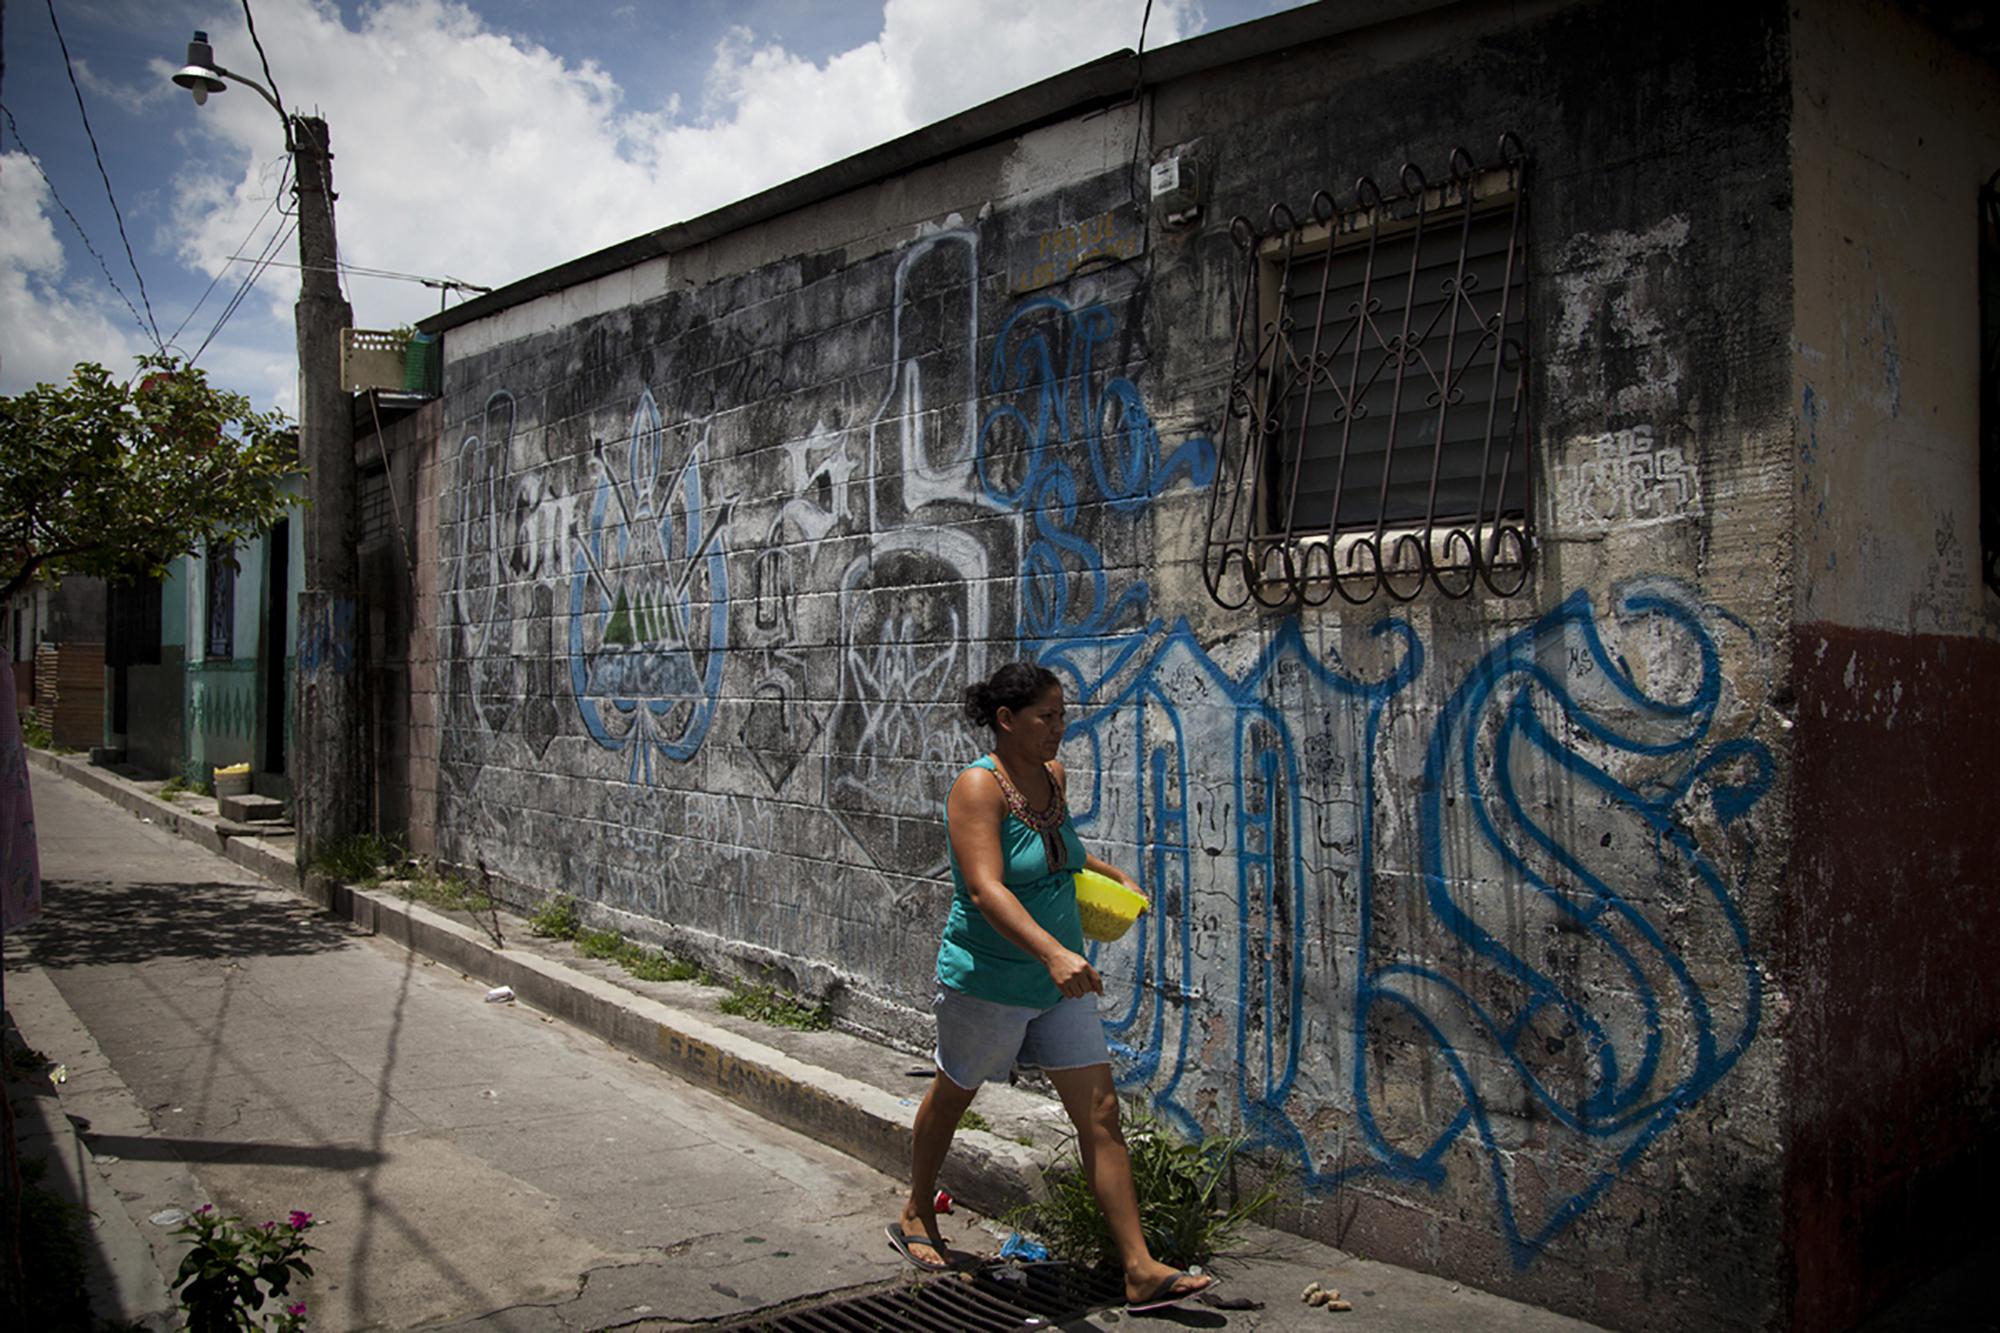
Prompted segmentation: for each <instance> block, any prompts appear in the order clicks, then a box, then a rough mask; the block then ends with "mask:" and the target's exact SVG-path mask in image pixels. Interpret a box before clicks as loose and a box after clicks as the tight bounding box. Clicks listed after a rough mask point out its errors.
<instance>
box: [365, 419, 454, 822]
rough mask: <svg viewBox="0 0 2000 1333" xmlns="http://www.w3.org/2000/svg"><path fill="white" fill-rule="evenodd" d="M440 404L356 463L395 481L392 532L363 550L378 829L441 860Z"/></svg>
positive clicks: (389, 519) (372, 441) (397, 426)
mask: <svg viewBox="0 0 2000 1333" xmlns="http://www.w3.org/2000/svg"><path fill="white" fill-rule="evenodd" d="M441 422H442V403H441V402H439V401H433V402H431V403H428V404H426V405H425V406H424V407H422V408H420V409H419V410H418V411H416V412H414V413H412V414H411V415H409V416H407V417H403V418H402V419H400V420H398V421H395V422H393V423H391V424H389V425H388V426H386V427H385V428H384V429H383V430H381V431H380V432H379V433H372V434H370V435H369V436H367V437H365V438H363V439H360V440H358V441H357V442H356V445H355V456H356V459H357V461H358V462H359V463H360V465H361V466H362V467H363V468H365V469H370V470H375V469H379V470H380V471H381V472H383V473H384V474H385V479H386V484H387V486H388V488H389V489H388V493H387V496H386V497H385V499H386V513H385V514H384V515H383V518H384V527H383V530H382V531H381V532H380V534H379V536H378V537H377V538H376V539H374V540H372V541H370V540H364V541H363V543H362V547H361V586H362V601H363V604H364V611H363V614H364V616H365V618H366V624H367V633H368V639H367V647H366V653H365V657H366V661H367V663H368V701H369V708H370V716H371V723H370V727H371V732H372V744H371V748H372V750H373V751H374V754H375V773H376V787H377V789H376V795H375V827H376V828H377V829H378V830H380V831H381V832H384V833H387V834H390V835H392V836H395V837H399V838H401V839H402V840H403V841H404V843H405V845H406V846H408V847H409V849H410V850H411V851H412V852H413V853H415V854H416V855H419V856H431V855H435V854H436V850H437V842H436V831H435V819H436V813H437V686H436V672H437V668H436V654H437V641H438V633H437V610H438V597H437V582H438V559H437V539H438V522H437V453H438V430H439V427H440V424H441Z"/></svg>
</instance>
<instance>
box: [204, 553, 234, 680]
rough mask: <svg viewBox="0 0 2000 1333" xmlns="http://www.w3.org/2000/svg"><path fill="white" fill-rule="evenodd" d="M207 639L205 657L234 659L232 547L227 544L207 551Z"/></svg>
mask: <svg viewBox="0 0 2000 1333" xmlns="http://www.w3.org/2000/svg"><path fill="white" fill-rule="evenodd" d="M207 639H208V650H207V654H206V655H207V656H209V657H234V656H236V548H235V547H234V546H233V545H230V544H229V543H227V542H224V543H222V544H220V545H217V544H215V543H210V544H209V548H208V636H207Z"/></svg>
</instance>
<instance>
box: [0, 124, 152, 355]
mask: <svg viewBox="0 0 2000 1333" xmlns="http://www.w3.org/2000/svg"><path fill="white" fill-rule="evenodd" d="M50 205H51V199H50V196H49V187H48V184H47V183H46V182H45V181H44V180H43V179H42V177H41V173H40V172H38V171H37V170H36V169H35V164H34V162H33V161H32V160H31V159H30V158H29V157H28V156H27V154H25V153H19V152H12V153H4V154H0V393H19V392H20V391H21V390H23V389H26V388H29V387H31V386H33V385H35V384H39V383H43V382H45V381H46V382H50V383H56V382H60V381H62V380H65V379H68V378H69V373H70V370H71V368H72V367H74V366H75V365H76V363H77V362H79V361H96V362H100V363H102V364H103V365H105V366H108V367H109V368H110V369H111V370H112V372H113V373H114V374H115V373H121V372H126V371H129V370H131V369H132V357H133V356H134V355H135V354H137V353H138V352H139V351H141V350H143V348H144V343H143V341H142V340H141V339H140V338H139V337H138V336H137V332H136V329H135V328H134V326H132V325H131V324H130V323H128V322H127V320H126V317H127V315H128V313H129V312H127V311H126V310H125V309H124V308H123V307H122V306H120V305H117V304H116V302H115V300H114V299H113V298H110V297H109V296H108V295H107V296H106V297H105V298H102V299H100V298H98V297H97V296H95V295H94V294H93V293H94V290H95V288H94V285H84V284H76V285H72V284H70V283H69V282H67V281H66V278H67V273H66V268H67V265H66V264H65V262H64V259H63V249H62V245H61V243H60V242H59V241H58V240H57V239H56V231H55V223H54V220H53V219H52V218H51V217H50V215H49V209H50Z"/></svg>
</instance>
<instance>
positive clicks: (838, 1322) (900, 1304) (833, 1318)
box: [718, 1263, 1125, 1333]
mask: <svg viewBox="0 0 2000 1333" xmlns="http://www.w3.org/2000/svg"><path fill="white" fill-rule="evenodd" d="M1124 1299H1125V1291H1124V1286H1123V1284H1122V1283H1120V1282H1119V1280H1118V1276H1117V1274H1115V1273H1107V1272H1104V1271H1102V1270H1099V1269H1086V1268H1079V1267H1077V1266H1076V1265H1075V1264H1064V1263H1041V1264H1021V1265H1011V1264H1010V1265H1006V1266H1004V1267H992V1268H982V1269H980V1270H978V1271H977V1272H973V1273H956V1274H949V1275H945V1276H941V1277H933V1278H919V1279H917V1280H916V1281H914V1282H910V1283H906V1284H904V1285H902V1286H898V1287H895V1288H892V1289H890V1290H888V1291H876V1292H870V1293H868V1294H866V1295H861V1296H847V1297H842V1298H840V1299H837V1300H831V1301H823V1302H820V1303H817V1304H813V1305H805V1306H797V1307H794V1308H792V1309H789V1310H781V1311H777V1312H774V1313H771V1314H765V1315H759V1316H757V1317H755V1318H752V1319H747V1320H744V1321H743V1322H741V1323H736V1324H729V1325H726V1326H725V1327H724V1328H723V1329H721V1330H718V1333H751V1331H752V1330H757V1333H989V1331H990V1333H1003V1330H1010V1329H1031V1328H1048V1327H1049V1326H1051V1325H1054V1324H1060V1323H1063V1322H1065V1321H1067V1320H1070V1319H1074V1318H1076V1317H1078V1316H1079V1315H1082V1314H1085V1313H1087V1312H1088V1311H1090V1310H1093V1309H1100V1308H1102V1307H1104V1306H1108V1305H1116V1304H1119V1303H1121V1302H1122V1301H1123V1300H1124Z"/></svg>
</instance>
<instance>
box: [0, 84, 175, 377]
mask: <svg viewBox="0 0 2000 1333" xmlns="http://www.w3.org/2000/svg"><path fill="white" fill-rule="evenodd" d="M0 115H5V116H6V117H7V129H8V131H9V132H10V133H12V134H13V136H14V142H15V143H16V144H17V145H19V147H20V149H21V152H22V153H23V154H25V155H26V157H27V159H28V161H30V162H31V163H33V164H34V167H35V173H36V174H37V175H39V176H40V177H41V178H42V184H44V185H46V186H48V187H49V197H50V198H51V199H53V200H55V201H56V207H57V208H60V209H61V210H62V211H63V216H64V217H66V218H68V219H69V225H70V226H72V227H75V228H76V234H77V236H78V237H80V238H81V239H82V241H83V248H84V249H86V250H88V251H89V252H90V257H91V258H92V259H95V260H96V261H97V267H99V268H100V269H102V270H104V280H105V281H106V282H108V283H110V284H111V290H112V291H114V292H117V293H118V299H119V300H121V301H123V302H124V303H125V308H126V309H127V310H130V311H131V312H132V322H133V323H134V324H137V325H138V326H139V332H141V333H144V332H145V331H146V321H145V320H143V319H141V318H139V307H137V306H135V305H133V304H132V298H131V297H129V296H127V295H126V294H125V289H124V288H123V287H120V286H119V285H118V279H116V278H114V277H112V276H111V266H110V265H109V264H107V263H105V262H104V256H103V255H101V254H99V253H97V247H96V246H94V245H92V244H91V243H90V233H89V232H87V231H85V230H84V229H83V224H82V223H81V222H78V221H77V220H76V214H74V213H72V212H70V211H69V205H68V204H66V203H64V202H63V197H62V195H61V194H60V193H58V192H57V190H56V183H55V182H54V181H52V180H50V179H49V173H48V172H46V171H43V170H42V160H41V159H40V158H39V157H36V156H35V150H34V149H32V148H30V147H28V144H27V141H26V140H25V139H23V138H22V137H21V127H20V126H19V125H17V124H15V123H14V113H13V112H12V111H9V110H8V109H7V108H6V106H5V105H4V104H0ZM154 336H155V337H157V336H158V335H157V333H156V334H155V335H154Z"/></svg>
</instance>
